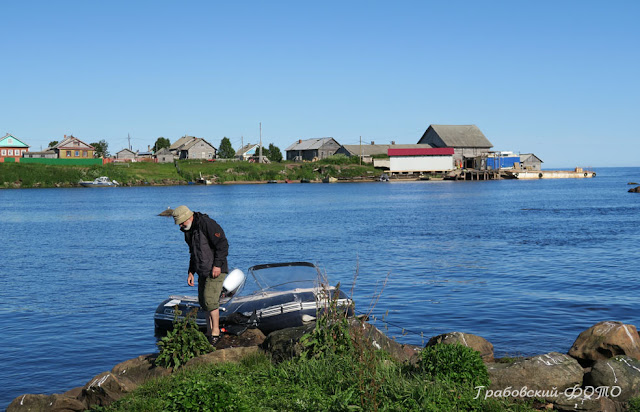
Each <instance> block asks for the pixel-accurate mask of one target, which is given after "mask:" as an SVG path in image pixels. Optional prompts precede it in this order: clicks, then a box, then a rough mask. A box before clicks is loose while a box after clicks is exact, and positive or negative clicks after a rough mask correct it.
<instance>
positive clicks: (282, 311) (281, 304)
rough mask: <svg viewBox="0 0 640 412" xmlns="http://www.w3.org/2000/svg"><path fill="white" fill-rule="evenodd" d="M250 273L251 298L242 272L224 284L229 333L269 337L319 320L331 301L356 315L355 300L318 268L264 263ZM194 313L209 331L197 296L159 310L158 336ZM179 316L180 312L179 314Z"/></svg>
mask: <svg viewBox="0 0 640 412" xmlns="http://www.w3.org/2000/svg"><path fill="white" fill-rule="evenodd" d="M249 273H250V274H251V278H250V281H251V282H252V283H253V284H252V285H251V286H250V287H249V288H248V289H253V291H248V293H247V294H241V293H240V290H241V289H243V288H244V286H245V280H246V277H245V275H244V273H243V272H242V271H241V270H239V269H234V270H233V271H231V272H230V273H229V274H228V275H227V278H226V279H225V281H224V283H223V287H222V294H221V299H220V325H221V326H222V327H225V328H226V329H227V330H240V331H243V330H244V329H246V328H247V327H257V328H258V329H260V330H261V331H262V332H263V333H264V334H265V335H267V334H269V333H271V332H273V331H275V330H279V329H286V328H291V327H295V326H302V325H304V324H306V323H308V322H310V321H313V320H315V319H316V317H317V316H318V311H321V310H324V309H325V308H327V307H328V306H329V304H331V303H332V302H333V303H335V304H336V305H337V307H339V308H343V309H344V310H345V311H347V313H348V314H352V310H353V308H352V301H351V299H350V298H349V297H348V296H347V295H346V294H345V293H344V292H343V291H341V290H339V289H337V288H336V287H333V286H328V285H327V284H326V282H322V281H321V280H322V279H323V276H322V273H321V272H320V269H319V268H318V267H317V266H316V265H314V264H313V263H309V262H285V263H269V264H262V265H256V266H252V267H250V268H249ZM332 299H334V300H335V301H332ZM192 310H196V311H197V315H196V323H197V325H198V327H199V328H200V329H203V330H204V329H206V325H207V318H206V313H205V312H204V311H203V310H202V309H201V308H200V305H199V304H198V297H197V296H180V295H172V296H169V298H168V299H165V300H164V301H163V302H162V303H160V305H158V307H157V309H156V311H155V314H154V322H155V327H156V332H162V331H166V330H170V329H171V328H172V326H173V321H174V320H176V319H181V318H182V317H184V316H185V315H186V314H187V313H188V312H190V311H192ZM341 310H342V309H341ZM176 311H179V313H178V314H177V315H176Z"/></svg>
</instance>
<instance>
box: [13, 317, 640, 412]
mask: <svg viewBox="0 0 640 412" xmlns="http://www.w3.org/2000/svg"><path fill="white" fill-rule="evenodd" d="M359 325H360V323H356V321H354V323H353V327H356V326H358V327H361V326H359ZM364 326H365V334H364V336H365V337H366V338H367V340H368V341H369V342H370V344H371V345H373V346H374V347H376V348H378V349H383V350H385V351H387V352H388V353H389V355H390V356H391V357H392V358H394V359H395V360H397V361H399V362H407V363H415V362H416V361H417V359H418V356H419V353H420V351H421V349H422V348H421V347H418V346H414V345H403V344H400V343H397V342H395V341H393V340H391V339H389V338H388V337H387V336H386V335H385V334H384V333H383V332H381V331H380V330H379V329H377V328H376V327H374V326H372V325H371V324H368V323H365V324H364ZM314 327H315V325H314V324H313V323H310V324H308V325H305V326H301V327H298V328H290V329H283V330H280V331H276V332H273V333H271V334H269V335H268V336H264V335H263V334H262V333H261V332H260V331H259V330H258V329H249V330H247V331H246V332H245V333H243V334H242V335H240V336H233V335H226V336H224V337H223V338H222V339H221V341H220V342H219V344H218V346H217V350H216V351H214V352H211V353H209V354H206V355H203V356H200V357H197V358H194V359H191V360H190V361H189V362H188V363H187V364H186V365H185V366H184V367H185V368H191V367H193V366H195V365H198V364H202V363H223V362H237V361H238V360H239V359H242V358H243V357H245V356H247V355H248V354H251V353H255V352H258V351H266V352H268V353H269V354H270V355H271V357H272V358H273V359H274V360H282V359H286V358H289V357H293V356H297V355H299V354H300V352H301V350H302V345H301V344H300V342H299V341H300V338H301V337H302V335H304V334H305V333H307V332H309V331H311V330H312V329H313V328H314ZM436 344H462V345H465V346H468V347H471V348H473V349H475V350H477V351H478V352H480V355H481V356H482V359H483V361H484V362H485V364H486V366H487V369H488V372H489V377H490V381H491V384H490V386H489V387H477V388H476V389H477V391H478V393H477V396H481V397H486V398H488V397H495V398H520V399H522V398H534V399H536V400H537V401H538V403H537V405H538V406H539V407H540V408H541V409H554V410H560V411H627V410H628V407H629V405H628V401H629V400H630V399H632V398H636V397H639V396H640V336H639V335H638V331H637V330H636V327H635V326H633V325H628V324H623V323H621V322H615V321H605V322H600V323H598V324H596V325H594V326H592V327H591V328H589V329H587V330H585V331H584V332H582V333H581V334H580V335H579V336H578V337H577V339H576V341H575V342H574V344H573V345H572V346H571V349H570V350H569V352H568V353H567V354H563V353H558V352H549V353H545V354H541V355H537V356H532V357H527V358H502V359H495V358H494V352H493V345H492V344H491V343H490V342H488V341H487V340H485V339H484V338H482V337H480V336H476V335H472V334H468V333H463V332H451V333H446V334H442V335H438V336H434V337H432V338H431V339H430V340H429V341H428V343H427V344H426V346H432V345H436ZM156 356H157V354H148V355H142V356H139V357H137V358H134V359H130V360H127V361H124V362H122V363H120V364H118V365H116V366H115V367H114V368H113V369H112V370H111V371H107V372H103V373H101V374H99V375H97V376H95V377H94V378H93V379H91V380H90V381H89V382H87V383H86V384H85V385H84V386H83V387H78V388H74V389H71V390H70V391H68V392H65V393H63V394H53V395H32V394H26V395H20V396H18V397H17V398H15V399H14V400H13V402H11V404H10V405H9V407H8V408H7V411H8V412H15V411H83V410H86V409H89V408H90V407H92V406H96V405H98V406H106V405H109V404H110V403H112V402H114V401H116V400H118V399H120V398H122V397H123V396H125V395H126V394H127V393H129V392H131V391H133V390H134V389H135V388H137V387H138V386H140V385H141V384H142V383H144V382H146V381H147V380H149V379H154V378H158V377H162V376H167V375H170V374H171V373H172V372H173V371H172V370H171V369H166V368H162V367H158V366H155V365H154V360H155V358H156Z"/></svg>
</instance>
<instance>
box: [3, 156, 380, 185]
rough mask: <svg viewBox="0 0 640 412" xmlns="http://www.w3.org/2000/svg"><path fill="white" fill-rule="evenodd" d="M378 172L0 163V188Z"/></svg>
mask: <svg viewBox="0 0 640 412" xmlns="http://www.w3.org/2000/svg"><path fill="white" fill-rule="evenodd" d="M379 174H380V172H379V171H378V170H376V169H374V168H373V167H372V166H369V165H365V166H361V165H359V164H357V163H354V161H353V160H352V159H349V158H346V157H341V156H336V157H335V159H325V160H322V161H319V162H314V163H293V162H282V163H271V164H256V163H248V162H224V161H216V162H207V161H201V160H181V161H178V162H177V163H176V164H175V165H174V164H173V163H125V164H122V163H121V164H113V163H112V164H106V165H100V166H70V165H43V164H21V163H0V188H37V187H78V186H79V184H78V182H79V181H80V180H93V179H95V178H96V177H99V176H108V177H109V178H111V179H112V180H117V181H118V182H120V183H121V184H123V185H126V186H140V185H176V184H187V183H189V182H195V181H196V180H197V179H198V178H199V177H200V176H201V175H202V176H203V177H205V178H207V179H210V180H212V181H213V182H214V183H229V182H255V181H263V182H266V181H269V180H276V181H285V180H287V179H288V180H292V181H300V180H301V179H307V180H310V181H319V180H321V179H323V178H325V177H335V178H338V179H371V178H374V177H375V176H378V175H379Z"/></svg>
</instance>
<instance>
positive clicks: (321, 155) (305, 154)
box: [286, 137, 340, 162]
mask: <svg viewBox="0 0 640 412" xmlns="http://www.w3.org/2000/svg"><path fill="white" fill-rule="evenodd" d="M339 148H340V143H338V142H337V141H336V140H335V139H334V138H333V137H323V138H320V139H307V140H298V141H297V142H295V143H294V144H292V145H291V146H289V147H287V149H286V152H287V160H294V161H297V162H301V161H303V160H307V161H316V160H320V159H325V158H327V157H329V156H333V155H334V154H335V153H336V151H337V150H338V149H339Z"/></svg>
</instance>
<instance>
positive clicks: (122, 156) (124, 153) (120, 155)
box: [116, 148, 136, 162]
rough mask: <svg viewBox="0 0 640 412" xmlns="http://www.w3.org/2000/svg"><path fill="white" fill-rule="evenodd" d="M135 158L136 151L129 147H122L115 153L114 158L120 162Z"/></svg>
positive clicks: (131, 160)
mask: <svg viewBox="0 0 640 412" xmlns="http://www.w3.org/2000/svg"><path fill="white" fill-rule="evenodd" d="M135 159H136V152H134V151H133V150H131V149H126V148H125V149H122V150H120V151H119V152H117V153H116V160H118V161H120V162H133V161H134V160H135Z"/></svg>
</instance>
